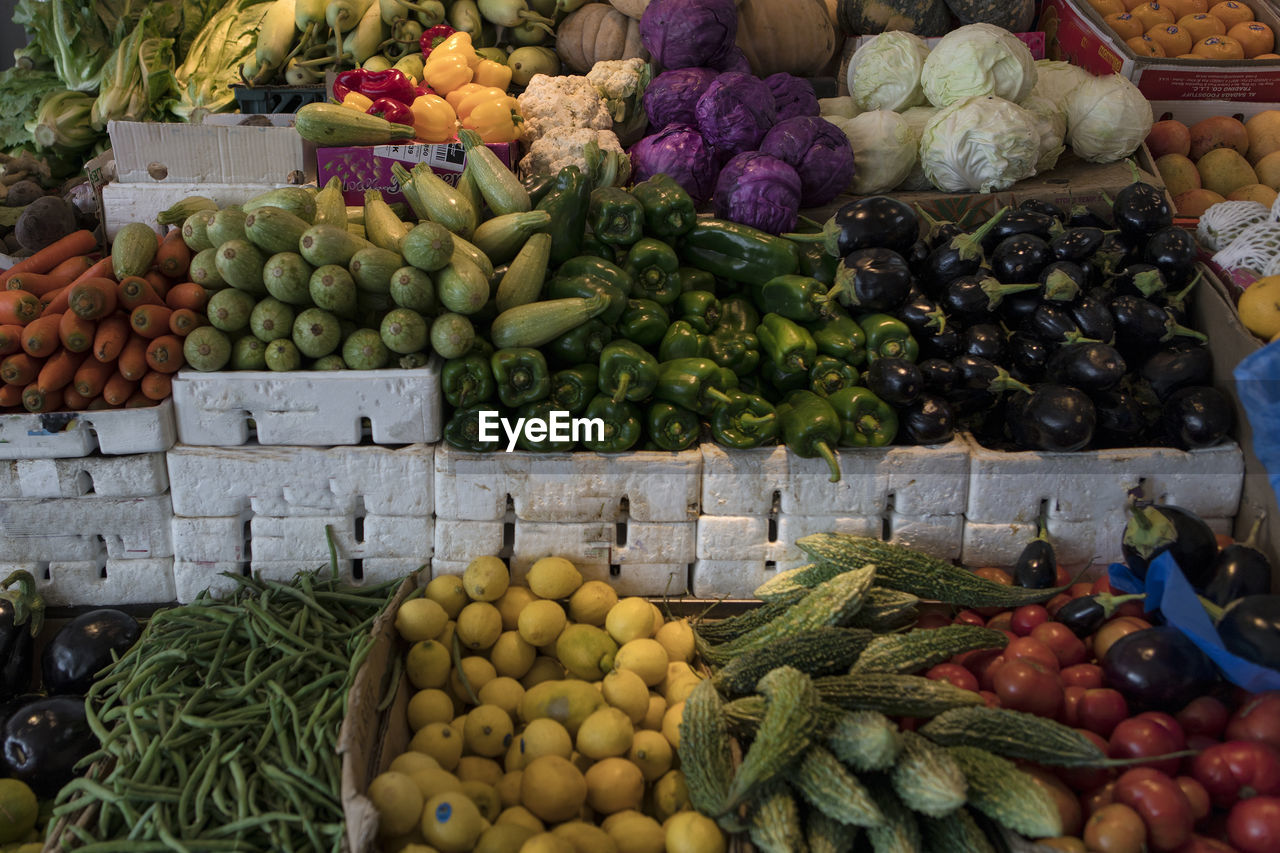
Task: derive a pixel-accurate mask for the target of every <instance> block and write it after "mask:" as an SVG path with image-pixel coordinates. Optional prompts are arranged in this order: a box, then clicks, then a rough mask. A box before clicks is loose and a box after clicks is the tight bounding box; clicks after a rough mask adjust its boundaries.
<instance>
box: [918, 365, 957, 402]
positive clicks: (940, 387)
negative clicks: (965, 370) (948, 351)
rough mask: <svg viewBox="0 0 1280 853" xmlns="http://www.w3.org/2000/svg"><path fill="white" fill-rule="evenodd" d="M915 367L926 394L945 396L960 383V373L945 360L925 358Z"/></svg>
mask: <svg viewBox="0 0 1280 853" xmlns="http://www.w3.org/2000/svg"><path fill="white" fill-rule="evenodd" d="M916 366H917V367H919V368H920V376H921V378H922V379H924V390H925V391H926V392H929V391H932V392H936V393H938V394H947V393H949V392H950V391H951V390H952V389H953V388H955V387H956V385H957V384H959V382H960V371H959V370H957V369H956V366H955V365H954V364H952V363H951V362H949V361H947V360H946V359H945V358H926V359H925V360H924V361H921V362H917V363H916Z"/></svg>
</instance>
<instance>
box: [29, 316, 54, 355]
mask: <svg viewBox="0 0 1280 853" xmlns="http://www.w3.org/2000/svg"><path fill="white" fill-rule="evenodd" d="M61 322H62V315H61V314H45V315H41V317H40V318H39V319H37V320H32V321H31V322H30V323H28V324H27V325H26V328H24V329H23V330H22V351H23V352H25V353H26V354H27V355H29V356H32V357H33V358H46V357H48V356H51V355H53V352H54V350H56V349H58V348H59V347H61V346H62V342H61V341H60V340H58V326H59V325H60V324H61Z"/></svg>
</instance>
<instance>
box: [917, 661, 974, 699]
mask: <svg viewBox="0 0 1280 853" xmlns="http://www.w3.org/2000/svg"><path fill="white" fill-rule="evenodd" d="M924 677H925V678H932V679H933V680H934V681H946V682H949V683H951V684H954V685H955V686H956V687H959V688H962V689H964V690H972V691H973V692H974V693H977V692H978V679H977V678H976V677H975V676H974V674H973V673H972V672H970V671H969V670H967V669H965V668H964V667H962V666H961V665H960V664H958V663H940V664H938V665H937V666H935V667H933V668H932V669H930V670H929V671H928V672H926V673H925V674H924Z"/></svg>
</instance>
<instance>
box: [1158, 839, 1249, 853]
mask: <svg viewBox="0 0 1280 853" xmlns="http://www.w3.org/2000/svg"><path fill="white" fill-rule="evenodd" d="M1173 853H1239V851H1238V850H1236V848H1234V847H1232V846H1231V845H1229V844H1226V843H1225V842H1222V841H1218V840H1216V839H1213V838H1206V837H1204V836H1203V835H1193V836H1191V840H1189V841H1188V842H1187V843H1186V844H1184V845H1182V846H1181V847H1179V848H1178V849H1177V850H1175V851H1173Z"/></svg>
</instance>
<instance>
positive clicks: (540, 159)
mask: <svg viewBox="0 0 1280 853" xmlns="http://www.w3.org/2000/svg"><path fill="white" fill-rule="evenodd" d="M591 143H595V145H596V146H597V148H598V149H599V150H598V152H593V151H591V150H590V145H591ZM564 166H577V167H578V168H579V169H581V170H582V171H583V174H585V175H587V176H588V177H589V178H590V179H591V181H592V183H593V184H595V185H596V186H608V185H613V186H624V185H625V184H626V182H627V180H628V179H629V178H630V177H631V158H629V157H628V156H627V153H626V152H625V151H623V149H622V145H621V143H619V142H618V137H617V136H616V135H615V134H614V133H613V131H611V130H600V129H596V128H588V127H577V128H572V129H567V130H563V131H558V132H557V133H555V134H551V135H547V136H542V137H540V138H538V139H536V140H534V142H533V144H531V145H530V146H529V153H528V154H526V155H525V156H524V158H523V159H522V160H521V161H520V164H519V167H518V168H519V173H520V177H521V178H525V177H528V176H529V175H554V174H555V173H556V172H559V171H560V169H561V168H562V167H564Z"/></svg>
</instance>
